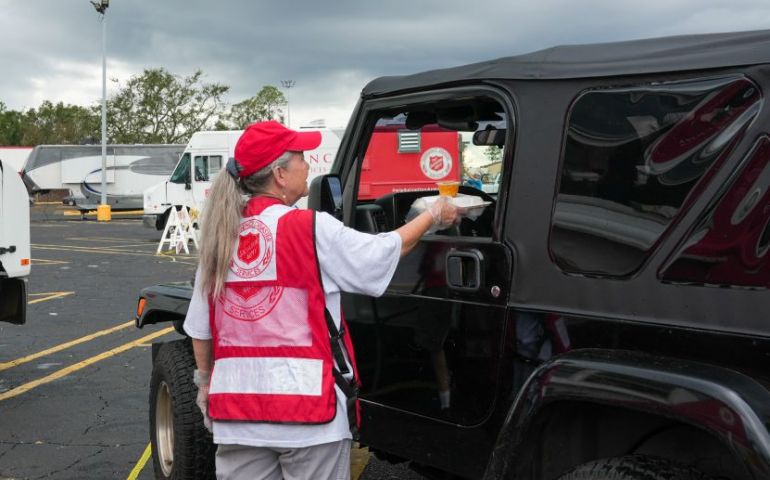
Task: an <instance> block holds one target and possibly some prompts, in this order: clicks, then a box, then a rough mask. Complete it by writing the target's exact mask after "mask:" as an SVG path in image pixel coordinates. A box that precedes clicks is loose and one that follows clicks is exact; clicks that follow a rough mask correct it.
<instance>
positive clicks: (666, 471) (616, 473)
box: [559, 455, 709, 480]
mask: <svg viewBox="0 0 770 480" xmlns="http://www.w3.org/2000/svg"><path fill="white" fill-rule="evenodd" d="M559 480H709V477H707V476H706V475H705V474H703V473H701V472H699V471H698V470H695V469H693V468H689V467H685V466H683V465H678V464H676V463H673V462H671V461H669V460H666V459H663V458H656V457H647V456H643V455H628V456H625V457H617V458H609V459H604V460H596V461H593V462H589V463H584V464H583V465H580V466H578V467H575V468H574V469H573V470H570V471H569V472H567V473H565V474H564V475H562V476H561V477H559Z"/></svg>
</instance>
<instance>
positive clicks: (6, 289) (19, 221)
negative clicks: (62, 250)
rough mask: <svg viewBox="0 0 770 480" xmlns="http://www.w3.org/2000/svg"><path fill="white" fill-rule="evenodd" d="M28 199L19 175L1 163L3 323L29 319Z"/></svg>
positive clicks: (0, 303) (0, 313)
mask: <svg viewBox="0 0 770 480" xmlns="http://www.w3.org/2000/svg"><path fill="white" fill-rule="evenodd" d="M29 272H30V245H29V196H28V195H27V191H26V190H25V188H24V184H23V183H22V181H21V178H20V177H19V174H18V172H17V171H16V169H15V168H13V166H11V165H10V164H5V163H3V162H2V161H0V321H3V322H10V323H16V324H19V325H20V324H23V323H24V322H26V319H27V280H26V279H27V277H28V276H29Z"/></svg>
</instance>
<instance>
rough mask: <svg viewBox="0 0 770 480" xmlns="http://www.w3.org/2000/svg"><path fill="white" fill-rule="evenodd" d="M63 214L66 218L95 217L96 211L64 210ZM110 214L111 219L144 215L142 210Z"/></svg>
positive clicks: (120, 211)
mask: <svg viewBox="0 0 770 480" xmlns="http://www.w3.org/2000/svg"><path fill="white" fill-rule="evenodd" d="M63 213H64V215H67V216H75V215H85V216H89V217H92V216H95V215H96V210H88V211H86V212H81V211H80V210H65V211H64V212H63ZM111 213H112V216H113V217H115V216H118V215H138V214H140V213H144V210H119V211H117V212H116V211H115V210H113V211H112V212H111Z"/></svg>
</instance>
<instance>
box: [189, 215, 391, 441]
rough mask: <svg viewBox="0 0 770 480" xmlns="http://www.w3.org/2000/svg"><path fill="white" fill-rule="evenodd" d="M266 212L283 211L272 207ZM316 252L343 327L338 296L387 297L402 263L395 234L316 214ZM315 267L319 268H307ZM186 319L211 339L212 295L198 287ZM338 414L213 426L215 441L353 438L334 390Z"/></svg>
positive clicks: (329, 303) (194, 333) (193, 332)
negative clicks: (322, 419) (322, 420)
mask: <svg viewBox="0 0 770 480" xmlns="http://www.w3.org/2000/svg"><path fill="white" fill-rule="evenodd" d="M268 208H285V207H282V206H273V207H268ZM315 229H316V231H315V236H316V251H317V252H318V263H319V265H320V268H321V279H322V280H323V288H324V294H325V297H326V308H327V309H328V310H329V312H330V313H331V315H332V317H333V318H334V322H335V323H336V324H337V328H339V325H340V293H341V292H349V293H360V294H363V295H369V296H373V297H378V296H380V295H382V294H383V292H384V291H385V289H386V288H387V286H388V284H389V283H390V279H391V278H392V277H393V273H394V272H395V270H396V266H397V265H398V260H399V258H400V254H401V236H399V235H398V234H397V233H395V232H389V233H381V234H378V235H370V234H368V233H361V232H358V231H356V230H353V229H351V228H347V227H345V226H344V225H343V224H342V223H341V222H340V221H339V220H337V219H335V218H334V217H332V216H331V215H329V214H327V213H317V214H316V222H315ZM308 268H315V265H308ZM199 273H200V270H199V271H198V273H196V281H195V289H194V290H193V296H192V299H191V300H190V306H189V308H188V310H187V317H186V318H185V321H184V330H185V331H186V332H187V334H188V335H189V336H190V337H192V338H195V339H198V340H210V339H211V328H210V324H209V304H208V297H207V296H205V295H203V294H202V292H201V291H200V289H199V288H198V286H199V285H200V282H199V281H198V280H199V279H198V275H199ZM335 389H336V392H337V415H336V416H335V417H334V420H332V421H331V422H330V423H328V424H323V425H279V424H270V423H255V422H219V421H214V422H213V430H214V443H217V444H238V445H250V446H255V447H285V448H300V447H308V446H312V445H321V444H323V443H329V442H336V441H338V440H342V439H345V438H351V435H350V427H349V425H348V417H347V408H346V406H345V395H344V394H343V393H342V392H341V391H340V389H339V387H336V386H335Z"/></svg>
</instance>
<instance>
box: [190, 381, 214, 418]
mask: <svg viewBox="0 0 770 480" xmlns="http://www.w3.org/2000/svg"><path fill="white" fill-rule="evenodd" d="M210 380H211V372H206V371H203V370H197V369H196V370H195V371H194V372H193V383H194V384H195V386H196V387H198V395H197V396H196V397H195V404H196V405H198V408H200V410H201V413H202V414H203V426H204V427H206V430H208V431H209V432H212V433H213V431H212V429H211V418H210V417H209V381H210Z"/></svg>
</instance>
